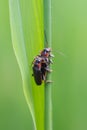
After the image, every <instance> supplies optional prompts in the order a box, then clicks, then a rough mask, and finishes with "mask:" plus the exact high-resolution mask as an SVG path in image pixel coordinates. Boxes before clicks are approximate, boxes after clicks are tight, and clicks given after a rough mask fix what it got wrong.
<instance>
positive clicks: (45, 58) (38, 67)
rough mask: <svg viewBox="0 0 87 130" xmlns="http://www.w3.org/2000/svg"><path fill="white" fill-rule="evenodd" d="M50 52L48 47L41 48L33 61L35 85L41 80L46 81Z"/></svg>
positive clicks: (39, 83)
mask: <svg viewBox="0 0 87 130" xmlns="http://www.w3.org/2000/svg"><path fill="white" fill-rule="evenodd" d="M50 52H51V49H50V48H45V49H43V50H42V51H41V53H40V54H39V55H38V56H36V57H35V59H34V61H33V67H32V68H33V76H34V79H35V82H36V84H37V85H41V84H42V81H46V76H47V73H48V72H51V70H50V69H49V66H50V63H52V61H51V59H50V57H52V55H51V54H50Z"/></svg>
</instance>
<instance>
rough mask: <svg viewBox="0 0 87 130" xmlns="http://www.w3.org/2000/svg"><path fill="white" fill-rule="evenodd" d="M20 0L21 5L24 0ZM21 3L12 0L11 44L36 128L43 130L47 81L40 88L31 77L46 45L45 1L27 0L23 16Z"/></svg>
mask: <svg viewBox="0 0 87 130" xmlns="http://www.w3.org/2000/svg"><path fill="white" fill-rule="evenodd" d="M20 2H21V5H22V4H23V3H24V2H25V1H23V0H22V1H20ZM20 2H19V0H9V12H10V25H11V35H12V44H13V48H14V52H15V55H16V58H17V61H18V64H19V68H20V71H21V75H22V81H23V90H24V94H25V97H26V100H27V103H28V106H29V108H30V111H31V114H32V117H33V121H34V126H35V129H36V130H44V84H42V85H41V86H40V87H39V86H37V85H36V83H35V81H34V78H33V77H32V66H31V64H32V61H33V59H34V56H36V55H37V54H38V53H39V51H40V50H42V48H43V45H44V43H43V37H44V36H43V32H44V31H43V8H42V7H43V3H42V0H38V1H37V2H36V1H35V0H33V1H29V3H27V2H25V4H23V5H22V6H21V12H22V13H24V16H25V17H23V16H22V15H21V13H20ZM28 4H29V5H31V7H30V9H31V19H28V18H27V17H28V16H29V14H26V10H27V9H29V8H28ZM25 7H26V8H25ZM29 12H30V11H29ZM29 18H30V17H29ZM22 20H23V23H22ZM22 24H23V26H22ZM23 30H24V31H23ZM24 39H25V40H24Z"/></svg>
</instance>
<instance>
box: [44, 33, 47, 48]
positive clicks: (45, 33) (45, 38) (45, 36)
mask: <svg viewBox="0 0 87 130" xmlns="http://www.w3.org/2000/svg"><path fill="white" fill-rule="evenodd" d="M44 36H45V42H46V46H48V40H47V35H46V31H45V30H44Z"/></svg>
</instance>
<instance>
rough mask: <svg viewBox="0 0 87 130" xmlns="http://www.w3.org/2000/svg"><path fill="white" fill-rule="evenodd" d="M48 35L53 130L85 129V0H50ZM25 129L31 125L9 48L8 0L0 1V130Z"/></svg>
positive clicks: (86, 32) (13, 56)
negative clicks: (50, 31)
mask: <svg viewBox="0 0 87 130" xmlns="http://www.w3.org/2000/svg"><path fill="white" fill-rule="evenodd" d="M21 1H22V0H21ZM52 36H53V37H52V38H53V39H52V41H53V44H52V46H53V53H54V54H55V58H54V64H53V70H54V71H53V79H52V80H53V81H54V82H53V88H52V97H53V130H86V129H87V58H86V56H87V1H86V0H66V1H64V0H63V1H60V0H52ZM57 50H60V51H61V52H63V53H64V54H65V56H62V55H59V54H58V53H57ZM29 129H30V130H33V129H34V128H33V122H32V118H31V114H30V112H29V110H28V106H27V104H26V101H25V97H24V94H23V89H22V80H21V75H20V71H19V67H18V64H17V61H16V58H15V55H14V52H13V48H12V41H11V34H10V23H9V8H8V0H7V1H4V0H0V130H29Z"/></svg>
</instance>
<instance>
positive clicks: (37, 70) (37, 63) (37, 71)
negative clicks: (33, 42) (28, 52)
mask: <svg viewBox="0 0 87 130" xmlns="http://www.w3.org/2000/svg"><path fill="white" fill-rule="evenodd" d="M33 76H34V80H35V82H36V84H37V85H41V84H42V72H41V58H39V57H36V58H35V60H34V62H33Z"/></svg>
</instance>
